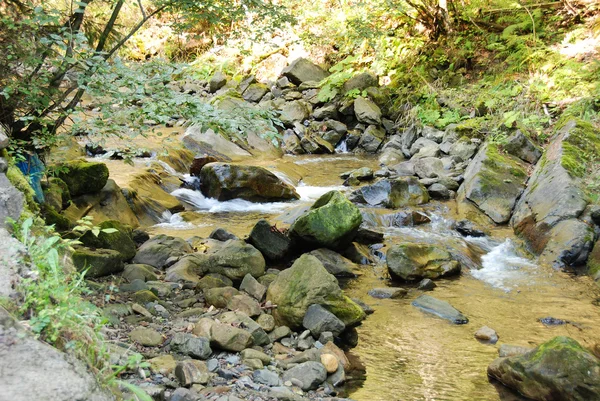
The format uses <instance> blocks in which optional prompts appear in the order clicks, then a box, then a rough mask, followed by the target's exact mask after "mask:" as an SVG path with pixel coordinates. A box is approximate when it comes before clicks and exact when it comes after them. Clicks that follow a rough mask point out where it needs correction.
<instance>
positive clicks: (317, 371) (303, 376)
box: [283, 361, 327, 391]
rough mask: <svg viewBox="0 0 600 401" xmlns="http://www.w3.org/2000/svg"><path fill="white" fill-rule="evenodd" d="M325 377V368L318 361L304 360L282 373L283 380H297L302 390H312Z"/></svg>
mask: <svg viewBox="0 0 600 401" xmlns="http://www.w3.org/2000/svg"><path fill="white" fill-rule="evenodd" d="M326 379H327V370H325V367H324V366H323V365H322V364H321V363H319V362H312V361H309V362H304V363H301V364H299V365H296V366H294V367H293V368H291V369H290V370H288V371H286V372H285V373H284V374H283V381H284V382H286V381H294V380H298V381H299V382H300V383H301V384H302V385H301V386H300V388H301V389H302V390H303V391H308V390H314V389H316V388H317V387H319V386H320V385H321V384H322V383H323V382H324V381H325V380H326Z"/></svg>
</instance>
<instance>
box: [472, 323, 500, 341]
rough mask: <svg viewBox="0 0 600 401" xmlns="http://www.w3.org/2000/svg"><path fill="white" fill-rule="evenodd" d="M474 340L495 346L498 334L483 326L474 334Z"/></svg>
mask: <svg viewBox="0 0 600 401" xmlns="http://www.w3.org/2000/svg"><path fill="white" fill-rule="evenodd" d="M475 338H476V339H478V340H479V341H481V342H485V343H488V344H496V343H497V342H498V334H497V333H496V331H495V330H494V329H491V328H489V327H487V326H483V327H482V328H480V329H479V330H477V331H476V332H475Z"/></svg>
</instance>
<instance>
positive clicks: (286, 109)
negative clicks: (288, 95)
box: [279, 100, 311, 127]
mask: <svg viewBox="0 0 600 401" xmlns="http://www.w3.org/2000/svg"><path fill="white" fill-rule="evenodd" d="M310 111H311V107H310V105H309V104H308V103H306V102H305V101H304V100H294V101H291V102H287V103H285V104H284V105H283V107H281V110H280V113H279V120H281V122H282V123H283V124H285V126H287V127H293V126H294V124H295V123H301V122H303V121H304V120H306V119H307V118H308V116H309V115H310Z"/></svg>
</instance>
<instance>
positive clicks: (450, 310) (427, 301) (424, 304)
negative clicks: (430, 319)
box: [412, 295, 469, 324]
mask: <svg viewBox="0 0 600 401" xmlns="http://www.w3.org/2000/svg"><path fill="white" fill-rule="evenodd" d="M412 305H413V306H415V307H417V308H418V309H421V310H422V311H424V312H427V313H430V314H432V315H435V316H437V317H440V318H442V319H445V320H448V321H449V322H451V323H454V324H466V323H469V319H467V317H466V316H465V315H463V314H462V313H460V312H459V311H458V310H456V309H455V308H454V307H453V306H452V305H450V304H449V303H448V302H446V301H441V300H439V299H436V298H434V297H431V296H429V295H421V296H419V297H418V298H417V299H415V300H414V301H413V302H412Z"/></svg>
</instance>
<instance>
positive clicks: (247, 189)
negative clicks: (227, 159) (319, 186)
mask: <svg viewBox="0 0 600 401" xmlns="http://www.w3.org/2000/svg"><path fill="white" fill-rule="evenodd" d="M200 180H201V184H200V187H201V189H202V193H203V194H204V195H205V196H207V197H210V198H215V199H218V200H220V201H225V200H230V199H236V198H240V199H245V200H249V201H252V202H270V201H281V200H284V201H285V200H292V199H300V195H298V193H297V192H296V190H295V189H294V187H292V186H291V185H290V184H287V183H285V182H284V181H282V180H281V179H280V178H279V177H277V176H276V175H275V174H273V173H271V172H270V171H269V170H267V169H264V168H262V167H256V166H245V165H237V164H229V163H209V164H207V165H205V166H204V167H202V170H201V171H200Z"/></svg>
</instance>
